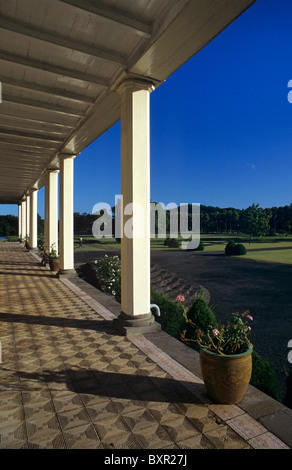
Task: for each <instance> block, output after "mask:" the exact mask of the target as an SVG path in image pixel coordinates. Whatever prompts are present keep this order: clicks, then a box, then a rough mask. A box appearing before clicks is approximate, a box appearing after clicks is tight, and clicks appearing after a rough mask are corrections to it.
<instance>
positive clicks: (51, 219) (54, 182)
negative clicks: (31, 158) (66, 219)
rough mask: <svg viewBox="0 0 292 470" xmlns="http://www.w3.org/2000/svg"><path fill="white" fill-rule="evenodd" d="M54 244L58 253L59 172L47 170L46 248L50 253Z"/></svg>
mask: <svg viewBox="0 0 292 470" xmlns="http://www.w3.org/2000/svg"><path fill="white" fill-rule="evenodd" d="M53 244H55V249H56V250H57V251H58V170H47V171H46V175H45V246H46V247H47V249H48V250H49V251H50V250H51V246H52V245H53Z"/></svg>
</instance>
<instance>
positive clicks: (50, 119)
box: [1, 101, 79, 129]
mask: <svg viewBox="0 0 292 470" xmlns="http://www.w3.org/2000/svg"><path fill="white" fill-rule="evenodd" d="M7 106H9V108H8V109H7V107H6V103H5V101H2V104H1V116H9V117H11V118H14V117H15V118H17V119H21V120H24V121H33V122H37V123H39V124H40V125H43V126H46V124H47V123H48V124H52V125H54V126H61V127H70V128H71V129H75V128H76V124H77V123H78V122H79V118H77V117H73V116H69V119H72V120H74V121H76V122H75V124H74V125H73V124H65V126H64V124H63V123H64V116H63V115H62V114H60V115H58V114H57V113H55V114H54V115H53V116H51V115H50V114H47V115H46V117H45V120H44V118H43V117H38V116H36V115H35V113H33V108H32V109H31V111H32V116H31V117H30V116H28V115H27V114H26V113H25V112H23V109H18V110H16V109H14V107H13V106H10V105H9V103H7ZM5 108H6V109H5ZM23 108H24V107H23ZM26 111H27V110H26Z"/></svg>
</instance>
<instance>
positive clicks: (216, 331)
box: [212, 328, 219, 336]
mask: <svg viewBox="0 0 292 470" xmlns="http://www.w3.org/2000/svg"><path fill="white" fill-rule="evenodd" d="M212 333H213V334H214V335H215V336H218V335H219V331H218V330H216V328H214V330H212Z"/></svg>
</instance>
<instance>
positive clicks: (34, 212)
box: [29, 189, 38, 250]
mask: <svg viewBox="0 0 292 470" xmlns="http://www.w3.org/2000/svg"><path fill="white" fill-rule="evenodd" d="M37 202H38V192H37V190H36V189H32V190H31V191H30V221H29V223H30V230H29V247H30V248H31V249H32V250H33V249H36V248H37V245H38V230H37V224H38V221H37V219H38V204H37Z"/></svg>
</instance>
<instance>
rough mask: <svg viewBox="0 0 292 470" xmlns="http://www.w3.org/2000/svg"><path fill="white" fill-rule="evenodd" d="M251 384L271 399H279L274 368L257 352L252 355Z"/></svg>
mask: <svg viewBox="0 0 292 470" xmlns="http://www.w3.org/2000/svg"><path fill="white" fill-rule="evenodd" d="M250 383H251V385H253V386H254V387H256V388H257V389H259V390H261V391H262V392H264V393H266V394H267V395H269V396H270V397H272V398H275V399H276V400H278V399H279V397H278V385H277V376H276V372H275V370H274V368H273V366H272V365H271V364H269V363H268V362H267V361H265V360H264V359H263V358H262V357H261V356H260V355H259V354H258V353H257V352H255V351H253V353H252V376H251V380H250Z"/></svg>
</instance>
